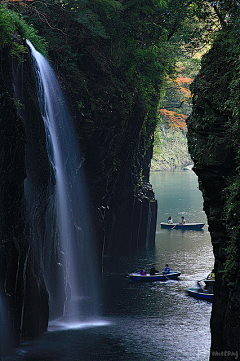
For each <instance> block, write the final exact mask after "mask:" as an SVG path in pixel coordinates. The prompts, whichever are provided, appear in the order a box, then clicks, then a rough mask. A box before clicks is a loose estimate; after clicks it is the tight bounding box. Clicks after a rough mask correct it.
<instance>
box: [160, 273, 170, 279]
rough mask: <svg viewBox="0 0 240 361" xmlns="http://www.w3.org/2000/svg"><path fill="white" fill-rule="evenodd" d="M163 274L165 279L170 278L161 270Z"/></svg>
mask: <svg viewBox="0 0 240 361" xmlns="http://www.w3.org/2000/svg"><path fill="white" fill-rule="evenodd" d="M162 274H163V276H164V277H165V278H166V279H167V280H170V279H171V278H169V277H167V276H166V274H165V273H164V272H162Z"/></svg>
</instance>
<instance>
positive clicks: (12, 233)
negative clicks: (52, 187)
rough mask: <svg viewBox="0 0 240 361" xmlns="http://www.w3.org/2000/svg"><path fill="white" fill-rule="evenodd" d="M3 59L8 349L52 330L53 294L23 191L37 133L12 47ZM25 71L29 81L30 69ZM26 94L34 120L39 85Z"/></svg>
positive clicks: (0, 113) (3, 276)
mask: <svg viewBox="0 0 240 361" xmlns="http://www.w3.org/2000/svg"><path fill="white" fill-rule="evenodd" d="M0 59H1V60H0V79H1V81H0V94H1V98H0V129H1V133H0V136H1V171H0V197H1V198H0V204H1V208H0V224H1V226H0V234H1V238H0V240H1V244H0V258H1V266H0V283H1V286H0V297H1V298H2V301H4V302H5V304H6V309H7V311H6V312H7V316H6V330H7V325H8V326H9V325H10V329H9V335H10V336H9V338H8V339H7V341H6V342H5V345H1V346H2V348H1V349H2V353H3V352H6V351H7V348H11V347H12V346H16V345H18V344H19V342H20V339H21V337H22V336H23V335H25V336H34V337H35V336H38V335H40V334H41V333H42V332H44V331H45V330H46V329H47V323H48V292H47V290H46V286H45V282H44V277H43V273H42V270H41V265H40V260H37V257H36V256H34V252H33V248H34V247H33V244H32V243H31V235H30V231H29V229H28V220H27V212H26V201H25V194H24V183H25V182H26V179H27V166H26V159H27V157H28V155H27V152H28V149H29V148H28V146H27V142H29V141H36V139H35V140H34V135H33V134H31V136H29V135H28V134H27V133H28V131H29V128H28V127H27V126H26V119H23V117H22V116H21V115H20V112H19V110H18V108H19V107H20V103H19V102H18V100H19V101H20V99H16V98H15V95H14V88H16V83H15V81H14V77H13V74H14V70H13V69H14V67H15V65H16V64H15V63H14V62H13V60H12V58H11V57H10V55H9V50H8V48H3V49H2V50H1V58H0ZM25 64H27V63H25ZM29 64H30V63H28V66H29ZM22 65H23V64H22ZM21 69H22V68H21ZM28 70H29V69H28ZM26 74H28V78H29V79H30V78H31V72H30V73H29V72H26ZM26 74H25V75H26ZM32 84H33V83H32ZM25 90H26V89H25ZM25 94H26V96H27V94H31V97H30V98H29V99H30V101H29V103H28V104H29V105H30V106H31V107H32V112H30V113H29V121H30V122H31V121H32V120H33V118H34V117H36V116H37V115H36V113H37V112H36V109H35V110H34V109H33V108H34V94H35V96H36V91H35V86H33V87H31V88H30V87H29V89H28V92H26V93H25ZM14 98H15V100H14ZM35 102H36V99H35ZM22 105H23V104H22ZM38 140H39V137H38ZM36 158H37V155H36ZM38 163H39V162H38ZM1 312H2V310H1ZM4 329H5V327H4ZM0 341H1V337H0Z"/></svg>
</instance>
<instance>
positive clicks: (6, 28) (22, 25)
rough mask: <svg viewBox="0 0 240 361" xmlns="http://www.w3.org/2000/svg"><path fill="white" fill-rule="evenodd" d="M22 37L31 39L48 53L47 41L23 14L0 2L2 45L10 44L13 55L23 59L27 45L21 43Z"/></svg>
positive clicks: (0, 37)
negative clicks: (28, 22)
mask: <svg viewBox="0 0 240 361" xmlns="http://www.w3.org/2000/svg"><path fill="white" fill-rule="evenodd" d="M20 37H22V38H23V39H29V40H30V41H31V42H32V43H33V44H34V45H35V46H36V47H37V48H38V49H39V50H40V51H41V52H43V53H46V51H45V50H46V43H45V41H44V40H43V38H41V37H40V36H38V35H37V31H36V30H35V29H34V28H33V27H32V26H31V25H28V24H27V23H26V22H25V21H24V19H23V17H22V16H21V14H20V15H19V14H17V13H16V12H15V11H12V10H10V9H8V8H7V6H6V5H1V4H0V47H4V46H5V45H8V46H10V53H11V55H12V56H14V57H16V58H18V60H20V61H21V59H22V54H24V53H25V52H26V47H25V46H24V45H23V44H21V38H20Z"/></svg>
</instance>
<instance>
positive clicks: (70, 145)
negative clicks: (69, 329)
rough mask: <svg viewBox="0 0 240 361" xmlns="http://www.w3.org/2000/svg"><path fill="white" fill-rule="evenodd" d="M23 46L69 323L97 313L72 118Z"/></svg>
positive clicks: (39, 59)
mask: <svg viewBox="0 0 240 361" xmlns="http://www.w3.org/2000/svg"><path fill="white" fill-rule="evenodd" d="M27 44H28V46H29V47H30V49H31V52H32V57H33V60H34V66H35V72H36V75H37V81H38V99H39V105H40V109H41V113H42V117H43V120H44V124H45V131H46V137H47V148H48V155H49V160H50V162H51V164H52V167H53V170H54V176H55V180H56V200H55V201H56V208H57V213H58V227H59V237H60V247H61V249H62V250H63V252H64V254H65V258H66V264H65V267H66V268H67V272H66V279H65V280H64V281H63V287H67V285H70V289H71V302H69V303H68V307H67V309H66V315H65V316H66V320H71V321H75V320H81V319H83V318H84V319H86V317H89V316H90V315H91V318H94V317H96V316H97V315H98V312H99V311H98V292H97V287H96V281H95V275H96V273H95V272H94V269H95V268H96V265H95V258H94V256H93V253H94V245H93V244H92V242H93V239H92V238H93V237H92V233H91V222H90V214H89V211H88V204H87V203H88V202H87V199H86V194H85V193H86V190H85V188H84V181H83V179H82V178H83V174H82V168H81V158H80V156H79V151H78V145H77V142H76V139H75V134H74V129H73V126H72V119H71V117H70V115H69V112H68V109H67V106H66V103H65V99H64V95H63V92H62V90H61V88H60V86H59V83H58V80H57V78H56V76H55V73H54V71H53V69H52V68H51V66H50V65H49V63H48V62H47V60H46V59H45V58H44V56H43V55H41V54H40V53H39V52H38V51H37V50H36V49H35V48H34V47H33V45H32V44H31V43H30V41H28V40H27ZM83 233H84V236H83ZM83 238H84V241H83ZM50 297H51V295H50ZM69 305H71V306H69Z"/></svg>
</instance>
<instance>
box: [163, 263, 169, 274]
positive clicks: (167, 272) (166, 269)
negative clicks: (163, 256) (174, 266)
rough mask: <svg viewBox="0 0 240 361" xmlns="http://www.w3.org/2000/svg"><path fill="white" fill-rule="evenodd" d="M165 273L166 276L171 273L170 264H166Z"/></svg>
mask: <svg viewBox="0 0 240 361" xmlns="http://www.w3.org/2000/svg"><path fill="white" fill-rule="evenodd" d="M163 273H166V274H169V273H170V268H169V267H168V264H166V266H165V269H164V271H163Z"/></svg>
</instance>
